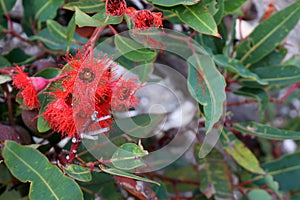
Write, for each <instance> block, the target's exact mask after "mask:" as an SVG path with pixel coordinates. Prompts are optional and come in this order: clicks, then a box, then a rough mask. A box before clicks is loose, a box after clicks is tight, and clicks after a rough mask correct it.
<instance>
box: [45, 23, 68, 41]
mask: <svg viewBox="0 0 300 200" xmlns="http://www.w3.org/2000/svg"><path fill="white" fill-rule="evenodd" d="M46 23H47V28H48V30H49V32H50V34H51V35H52V36H53V37H54V38H56V39H58V40H61V41H66V40H67V28H66V27H63V26H62V25H60V24H59V23H57V22H56V21H54V20H51V19H49V20H47V22H46Z"/></svg>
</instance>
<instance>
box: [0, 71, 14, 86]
mask: <svg viewBox="0 0 300 200" xmlns="http://www.w3.org/2000/svg"><path fill="white" fill-rule="evenodd" d="M9 81H11V77H10V76H9V75H6V74H0V85H1V84H3V83H6V82H9Z"/></svg>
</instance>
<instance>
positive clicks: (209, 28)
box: [174, 3, 221, 37]
mask: <svg viewBox="0 0 300 200" xmlns="http://www.w3.org/2000/svg"><path fill="white" fill-rule="evenodd" d="M174 12H175V13H176V15H177V16H178V18H179V19H180V20H181V21H182V22H184V23H186V24H187V25H189V26H190V27H192V28H193V29H195V30H196V31H198V32H200V33H203V34H207V35H213V36H216V37H221V36H220V34H219V33H218V28H217V24H216V22H215V20H214V18H213V16H212V15H211V13H209V12H208V10H207V8H205V7H204V6H203V5H202V4H201V3H198V4H196V5H192V6H186V5H182V6H177V7H175V8H174Z"/></svg>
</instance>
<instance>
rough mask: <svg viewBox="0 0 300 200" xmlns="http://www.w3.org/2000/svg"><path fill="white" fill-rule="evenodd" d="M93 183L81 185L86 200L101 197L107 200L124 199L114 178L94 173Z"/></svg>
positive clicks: (82, 183)
mask: <svg viewBox="0 0 300 200" xmlns="http://www.w3.org/2000/svg"><path fill="white" fill-rule="evenodd" d="M91 174H92V181H90V182H81V183H79V185H80V187H81V188H82V191H83V194H84V200H95V197H97V196H98V197H101V198H103V199H107V200H116V199H122V196H121V194H120V191H119V190H118V186H117V185H116V184H115V180H114V179H113V176H111V175H109V174H105V173H99V172H92V173H91Z"/></svg>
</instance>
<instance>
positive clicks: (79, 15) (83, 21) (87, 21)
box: [75, 7, 105, 27]
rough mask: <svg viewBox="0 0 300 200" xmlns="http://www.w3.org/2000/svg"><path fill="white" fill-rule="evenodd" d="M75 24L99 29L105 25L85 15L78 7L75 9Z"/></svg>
mask: <svg viewBox="0 0 300 200" xmlns="http://www.w3.org/2000/svg"><path fill="white" fill-rule="evenodd" d="M75 23H76V25H78V26H79V27H83V26H91V27H98V26H104V25H105V23H104V22H102V21H100V20H97V19H94V18H92V17H90V16H89V15H87V14H85V13H84V12H82V11H81V10H80V9H79V8H77V7H75Z"/></svg>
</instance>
